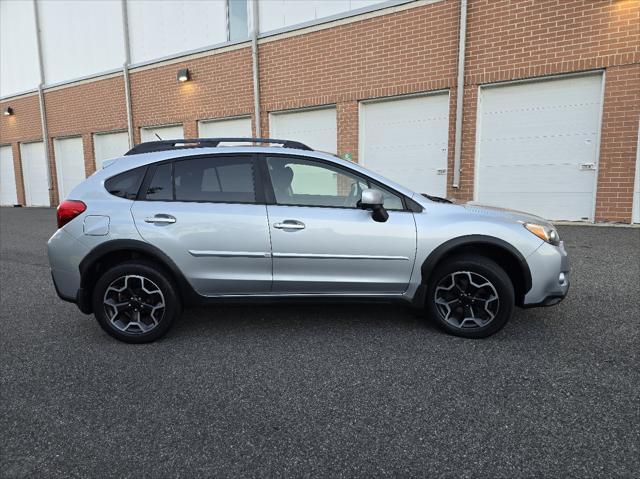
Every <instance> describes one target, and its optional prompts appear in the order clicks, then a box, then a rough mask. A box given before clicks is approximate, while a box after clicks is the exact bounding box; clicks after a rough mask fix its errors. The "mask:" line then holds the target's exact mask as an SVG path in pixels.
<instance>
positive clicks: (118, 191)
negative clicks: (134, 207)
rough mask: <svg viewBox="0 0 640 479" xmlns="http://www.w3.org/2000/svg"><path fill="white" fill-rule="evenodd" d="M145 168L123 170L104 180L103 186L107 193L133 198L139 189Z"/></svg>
mask: <svg viewBox="0 0 640 479" xmlns="http://www.w3.org/2000/svg"><path fill="white" fill-rule="evenodd" d="M145 170H146V168H145V167H141V168H136V169H134V170H129V171H125V172H124V173H120V174H119V175H116V176H114V177H112V178H109V179H108V180H106V181H105V182H104V186H105V188H106V189H107V191H108V192H109V193H111V194H112V195H114V196H119V197H120V198H126V199H128V200H135V199H136V196H137V195H138V190H139V189H140V183H142V178H143V177H144V172H145Z"/></svg>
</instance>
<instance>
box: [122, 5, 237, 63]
mask: <svg viewBox="0 0 640 479" xmlns="http://www.w3.org/2000/svg"><path fill="white" fill-rule="evenodd" d="M127 8H128V15H129V38H130V42H131V61H132V62H133V63H140V62H145V61H149V60H153V59H155V58H161V57H164V56H167V55H172V54H176V53H180V52H183V51H189V50H194V49H197V48H203V47H206V46H209V45H215V44H217V43H223V42H226V41H227V20H226V6H225V2H224V1H221V0H217V1H200V0H164V1H161V2H160V1H151V2H148V1H141V0H127Z"/></svg>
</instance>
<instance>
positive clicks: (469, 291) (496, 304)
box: [434, 271, 500, 329]
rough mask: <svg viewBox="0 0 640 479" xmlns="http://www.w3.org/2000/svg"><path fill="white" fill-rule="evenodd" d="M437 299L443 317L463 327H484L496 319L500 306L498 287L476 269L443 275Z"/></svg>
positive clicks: (436, 293)
mask: <svg viewBox="0 0 640 479" xmlns="http://www.w3.org/2000/svg"><path fill="white" fill-rule="evenodd" d="M434 299H435V304H436V309H437V310H438V312H439V313H440V315H441V316H442V318H443V319H444V320H445V321H446V322H447V323H448V324H450V325H451V326H453V327H456V328H460V329H476V328H483V327H485V326H487V325H488V324H489V323H490V322H491V321H493V319H494V318H495V317H496V315H497V314H498V310H499V309H500V300H499V297H498V292H497V291H496V288H495V286H494V285H493V284H492V283H491V281H489V280H488V279H487V278H485V277H484V276H482V275H481V274H478V273H474V272H472V271H456V272H454V273H451V274H448V275H447V276H445V277H444V278H442V279H441V280H440V282H439V283H438V285H437V286H436V289H435V298H434Z"/></svg>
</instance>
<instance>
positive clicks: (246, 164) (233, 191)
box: [173, 156, 256, 203]
mask: <svg viewBox="0 0 640 479" xmlns="http://www.w3.org/2000/svg"><path fill="white" fill-rule="evenodd" d="M173 168H174V171H173V174H174V182H175V199H176V201H210V202H218V203H254V202H255V201H256V191H255V183H254V177H253V161H252V159H251V158H248V157H239V156H230V157H205V158H194V159H191V160H180V161H176V162H175V163H174V167H173Z"/></svg>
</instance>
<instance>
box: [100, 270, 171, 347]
mask: <svg viewBox="0 0 640 479" xmlns="http://www.w3.org/2000/svg"><path fill="white" fill-rule="evenodd" d="M93 311H94V312H95V316H96V319H97V320H98V323H99V324H100V326H102V329H104V330H105V331H106V332H107V333H109V334H110V335H111V336H113V337H114V338H116V339H119V340H121V341H125V342H128V343H147V342H150V341H154V340H156V339H158V338H160V337H162V336H163V335H164V334H166V332H167V331H168V330H169V328H170V326H171V324H172V323H173V321H174V320H175V319H176V318H177V317H178V316H179V315H180V313H181V304H180V298H179V297H178V294H177V293H176V288H175V286H174V285H173V283H172V281H171V280H170V278H169V277H168V275H167V274H166V273H164V272H163V271H162V270H159V269H158V268H156V267H154V266H153V265H151V264H148V263H143V262H138V261H128V262H126V263H122V264H120V265H118V266H115V267H113V268H111V269H109V270H108V271H107V272H105V273H104V274H103V275H102V276H101V277H100V279H99V280H98V281H97V283H96V285H95V287H94V290H93Z"/></svg>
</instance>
